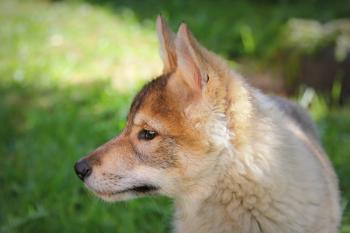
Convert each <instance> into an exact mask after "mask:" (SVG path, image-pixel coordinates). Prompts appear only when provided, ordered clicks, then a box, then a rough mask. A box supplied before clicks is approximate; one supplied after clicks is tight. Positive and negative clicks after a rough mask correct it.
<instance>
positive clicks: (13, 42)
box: [0, 0, 161, 91]
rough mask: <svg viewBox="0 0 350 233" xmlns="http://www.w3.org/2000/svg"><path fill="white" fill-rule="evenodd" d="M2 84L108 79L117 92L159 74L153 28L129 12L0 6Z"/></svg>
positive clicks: (72, 6) (32, 4)
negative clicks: (4, 80)
mask: <svg viewBox="0 0 350 233" xmlns="http://www.w3.org/2000/svg"><path fill="white" fill-rule="evenodd" d="M0 24H1V26H0V41H1V48H0V72H1V74H6V77H1V78H2V79H7V80H15V81H18V82H32V81H35V82H42V83H44V84H45V83H46V84H49V83H51V82H53V83H57V84H67V83H81V82H92V81H94V80H101V79H110V78H111V79H112V84H113V85H114V86H115V87H116V88H117V89H118V90H120V91H125V90H128V89H130V88H132V87H134V86H135V84H137V83H139V81H140V80H141V81H142V80H146V79H150V78H153V77H154V76H156V75H157V74H159V71H160V69H161V64H160V59H159V56H158V47H157V40H156V34H155V30H154V26H153V24H150V23H147V22H146V23H142V24H140V23H139V22H138V21H137V19H136V17H135V16H134V15H133V13H132V11H130V10H127V9H125V10H123V11H121V12H120V14H112V13H111V12H110V10H109V9H108V8H103V7H96V6H94V7H92V6H90V5H89V4H85V3H84V4H81V3H80V4H78V3H65V2H64V3H51V4H49V3H47V2H37V1H34V2H32V1H10V0H7V1H0Z"/></svg>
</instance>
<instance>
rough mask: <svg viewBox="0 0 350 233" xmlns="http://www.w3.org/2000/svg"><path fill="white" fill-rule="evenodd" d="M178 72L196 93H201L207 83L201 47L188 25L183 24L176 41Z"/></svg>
mask: <svg viewBox="0 0 350 233" xmlns="http://www.w3.org/2000/svg"><path fill="white" fill-rule="evenodd" d="M175 47H176V56H177V71H179V72H180V73H181V75H182V76H183V77H184V79H185V82H186V83H187V84H188V85H189V87H190V88H191V89H192V90H194V91H197V92H198V91H200V90H202V89H203V86H204V85H205V84H206V83H207V80H208V75H207V74H206V72H205V62H204V61H203V58H202V55H201V54H200V51H199V45H197V42H196V40H195V39H194V38H193V36H192V34H191V32H190V31H189V29H188V27H187V25H186V24H181V25H180V28H179V32H178V34H177V37H176V40H175Z"/></svg>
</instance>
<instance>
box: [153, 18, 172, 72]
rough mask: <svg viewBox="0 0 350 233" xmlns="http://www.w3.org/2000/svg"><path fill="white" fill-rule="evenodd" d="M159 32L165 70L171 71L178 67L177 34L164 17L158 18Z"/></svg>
mask: <svg viewBox="0 0 350 233" xmlns="http://www.w3.org/2000/svg"><path fill="white" fill-rule="evenodd" d="M157 33H158V40H159V44H160V56H161V58H162V60H163V65H164V67H163V72H164V73H169V72H171V71H174V70H175V69H176V52H175V42H174V41H175V34H174V33H173V32H172V31H171V30H170V28H169V27H168V25H167V23H166V22H165V20H164V18H163V17H162V16H161V15H159V16H158V18H157Z"/></svg>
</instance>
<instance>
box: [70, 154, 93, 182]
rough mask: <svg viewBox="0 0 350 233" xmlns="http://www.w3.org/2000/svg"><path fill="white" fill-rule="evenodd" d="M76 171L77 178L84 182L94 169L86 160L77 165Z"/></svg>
mask: <svg viewBox="0 0 350 233" xmlns="http://www.w3.org/2000/svg"><path fill="white" fill-rule="evenodd" d="M74 170H75V173H76V174H77V176H78V177H79V178H80V179H81V180H82V181H84V179H86V178H87V177H89V175H90V174H91V173H92V167H91V165H90V164H89V162H88V161H87V160H86V159H83V160H80V161H78V162H76V163H75V165H74Z"/></svg>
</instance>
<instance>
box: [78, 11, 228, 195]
mask: <svg viewBox="0 0 350 233" xmlns="http://www.w3.org/2000/svg"><path fill="white" fill-rule="evenodd" d="M157 31H158V37H159V42H160V52H161V57H162V60H163V64H164V69H163V74H162V75H161V76H159V77H157V78H156V79H154V80H152V81H151V82H149V83H148V84H146V85H145V86H144V87H143V88H142V90H141V91H140V92H139V93H138V94H137V95H136V97H135V98H134V101H133V103H132V105H131V107H130V111H129V114H128V119H127V124H126V127H125V129H124V130H123V131H122V132H121V134H120V135H118V136H117V137H116V138H113V139H112V140H110V141H109V142H107V143H106V144H104V145H102V146H100V147H99V148H97V149H96V150H95V151H94V152H92V153H91V154H90V155H88V156H86V157H84V158H83V159H81V160H80V161H78V162H77V163H76V165H75V170H76V173H77V174H78V176H79V177H80V178H81V179H82V180H83V181H84V182H85V184H86V186H87V187H88V188H89V189H90V190H91V191H92V192H94V193H95V194H96V195H97V196H99V197H101V198H102V199H104V200H107V201H117V200H125V199H130V198H135V197H139V196H143V195H152V194H162V195H166V196H170V197H176V196H178V195H180V194H183V193H191V192H192V191H194V190H197V191H198V189H199V188H200V187H201V183H202V182H203V180H204V179H207V176H209V174H210V173H212V172H213V171H214V168H215V166H216V165H217V163H218V162H219V154H220V151H222V150H223V148H224V147H225V146H227V143H229V141H230V140H231V139H232V136H233V135H232V133H231V132H229V131H228V130H227V121H226V118H225V114H224V113H225V111H226V108H227V103H226V101H225V98H226V94H227V93H226V89H227V88H226V87H225V86H223V83H224V80H223V79H224V77H226V76H227V73H228V72H230V71H229V68H228V66H227V65H226V63H224V62H222V60H221V59H220V58H219V57H217V56H216V55H214V54H213V53H211V52H209V51H207V50H206V49H204V48H203V47H202V46H201V45H199V43H198V42H197V41H196V40H195V39H194V37H193V36H192V34H191V32H190V31H189V30H188V28H187V26H186V25H185V24H182V25H181V26H180V28H179V31H178V33H177V35H175V34H174V33H173V32H171V30H170V29H169V28H168V26H167V25H166V24H165V22H164V20H163V19H162V18H161V17H158V20H157ZM206 182H208V181H206Z"/></svg>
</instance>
